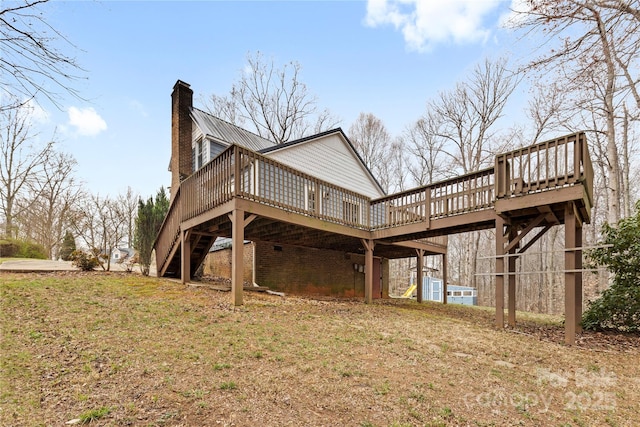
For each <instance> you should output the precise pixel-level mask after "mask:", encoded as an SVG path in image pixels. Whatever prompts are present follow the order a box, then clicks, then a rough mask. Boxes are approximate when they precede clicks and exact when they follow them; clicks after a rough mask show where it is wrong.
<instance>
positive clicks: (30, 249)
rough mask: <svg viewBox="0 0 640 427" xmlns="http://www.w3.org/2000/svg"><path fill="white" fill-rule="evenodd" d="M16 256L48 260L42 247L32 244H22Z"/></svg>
mask: <svg viewBox="0 0 640 427" xmlns="http://www.w3.org/2000/svg"><path fill="white" fill-rule="evenodd" d="M16 256H17V257H19V258H36V259H47V258H49V256H48V254H47V251H46V250H45V249H44V246H42V245H41V244H39V243H33V242H22V244H21V245H20V250H19V251H18V253H17V254H16Z"/></svg>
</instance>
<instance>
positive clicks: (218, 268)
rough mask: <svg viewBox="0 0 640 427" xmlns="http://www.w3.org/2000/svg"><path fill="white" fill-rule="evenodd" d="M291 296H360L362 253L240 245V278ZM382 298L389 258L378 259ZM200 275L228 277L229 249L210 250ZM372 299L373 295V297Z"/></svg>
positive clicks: (362, 292)
mask: <svg viewBox="0 0 640 427" xmlns="http://www.w3.org/2000/svg"><path fill="white" fill-rule="evenodd" d="M254 251H255V256H256V260H257V261H256V274H255V282H256V283H257V284H259V285H261V286H266V287H268V288H269V289H271V290H274V291H280V292H284V293H286V294H292V295H317V296H335V297H364V272H363V271H358V270H355V269H354V264H357V265H364V255H357V254H345V253H343V252H338V251H331V250H321V249H313V248H303V247H298V246H288V245H274V244H273V243H266V242H254V243H248V244H245V245H244V280H245V282H251V281H252V280H253V279H252V277H253V255H254ZM381 268H382V284H381V286H382V297H383V298H388V296H389V260H386V259H382V261H381ZM204 274H206V275H213V276H219V277H226V278H230V277H231V249H224V250H219V251H216V252H211V253H209V255H207V258H206V259H205V262H204ZM374 298H375V296H374Z"/></svg>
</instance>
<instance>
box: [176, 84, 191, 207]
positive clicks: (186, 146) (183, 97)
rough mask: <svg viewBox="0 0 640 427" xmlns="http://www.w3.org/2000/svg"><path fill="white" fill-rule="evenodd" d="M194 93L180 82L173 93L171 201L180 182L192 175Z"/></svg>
mask: <svg viewBox="0 0 640 427" xmlns="http://www.w3.org/2000/svg"><path fill="white" fill-rule="evenodd" d="M192 106H193V91H192V90H191V88H190V87H189V84H187V83H185V82H183V81H181V80H178V81H177V82H176V84H175V85H174V86H173V92H172V93H171V200H173V196H174V195H175V194H176V193H177V191H178V187H179V186H180V182H181V181H182V180H184V179H185V178H186V177H188V176H189V175H191V173H192V171H193V170H192V164H191V138H192V135H191V128H192V121H191V116H190V113H191V107H192Z"/></svg>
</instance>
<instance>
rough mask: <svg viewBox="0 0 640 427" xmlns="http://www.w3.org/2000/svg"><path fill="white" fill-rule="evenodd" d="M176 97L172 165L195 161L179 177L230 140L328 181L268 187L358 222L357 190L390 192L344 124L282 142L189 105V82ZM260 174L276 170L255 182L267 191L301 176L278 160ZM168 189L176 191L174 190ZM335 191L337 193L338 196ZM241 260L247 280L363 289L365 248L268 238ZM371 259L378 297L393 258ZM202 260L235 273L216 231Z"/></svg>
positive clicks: (295, 288) (329, 290) (281, 287)
mask: <svg viewBox="0 0 640 427" xmlns="http://www.w3.org/2000/svg"><path fill="white" fill-rule="evenodd" d="M173 99H174V102H173V109H172V117H173V119H172V120H173V122H174V123H180V124H181V126H182V127H183V128H185V130H184V131H182V132H181V133H178V134H176V135H174V137H175V139H176V140H174V141H173V142H172V163H171V168H172V170H173V167H174V166H175V162H174V160H175V159H176V158H178V157H179V156H183V157H184V158H187V159H188V160H190V163H191V168H190V169H186V171H188V172H189V173H188V174H187V173H184V172H183V173H182V176H180V175H179V174H172V175H173V177H174V178H176V177H180V178H181V179H184V178H185V177H186V176H188V175H191V174H193V173H196V172H197V171H199V170H201V169H202V168H203V167H204V166H205V165H207V164H208V163H209V162H210V161H212V160H213V159H215V158H216V157H217V156H219V155H220V154H221V153H223V152H224V151H225V150H228V149H229V147H231V146H232V145H238V146H240V147H243V148H246V149H248V150H251V151H253V152H256V153H258V154H261V155H263V156H265V157H266V158H268V159H273V160H274V161H275V162H277V164H278V165H285V166H286V167H289V168H291V169H292V170H296V171H299V172H301V173H302V174H303V175H307V176H309V177H313V178H314V179H317V180H320V181H321V182H323V183H326V185H325V186H324V187H323V188H322V189H320V188H319V187H318V186H315V185H314V184H312V183H311V181H310V182H309V183H308V185H303V186H302V188H300V189H299V191H297V192H296V193H295V194H294V192H291V194H289V195H284V194H283V195H280V194H268V195H269V196H272V195H275V196H278V197H280V196H284V197H285V198H287V197H288V198H289V199H298V200H297V202H298V204H299V205H300V207H301V208H303V209H305V210H314V211H318V212H323V211H328V210H333V211H339V212H338V213H339V215H340V216H342V217H343V218H345V219H346V220H347V221H349V222H351V223H354V224H357V223H363V222H364V221H365V220H366V216H367V215H368V212H367V211H366V210H365V209H363V208H362V207H361V205H360V204H359V203H358V200H357V199H358V197H361V196H365V197H367V198H370V199H378V198H381V197H384V196H385V195H386V194H385V192H384V190H383V189H382V187H381V186H380V184H379V183H378V181H377V180H376V178H375V177H374V176H373V175H372V173H371V171H370V170H369V168H368V167H367V166H366V165H365V164H364V162H363V160H362V158H361V157H360V155H359V154H358V152H357V151H356V150H355V148H354V146H353V144H352V143H351V142H350V141H349V138H348V137H347V136H346V135H345V133H344V132H343V131H342V129H340V128H337V129H332V130H328V131H325V132H322V133H319V134H316V135H311V136H308V137H305V138H302V139H298V140H295V141H290V142H287V143H285V144H280V145H277V144H275V143H274V142H272V141H269V140H267V139H265V138H262V137H260V136H259V135H256V134H254V133H252V132H250V131H247V130H245V129H242V128H240V127H238V126H235V125H233V124H231V123H229V122H226V121H225V120H222V119H220V118H218V117H215V116H213V115H211V114H209V113H207V112H205V111H203V110H201V109H198V108H195V107H194V106H193V104H192V91H191V89H190V87H189V85H188V84H186V83H184V82H181V81H178V82H177V83H176V85H175V86H174V94H173ZM177 101H182V103H181V102H177ZM189 128H190V130H188V129H189ZM274 165H275V163H274ZM178 167H179V166H178ZM183 170H184V168H183ZM252 173H255V174H257V173H258V171H255V170H254V171H253V172H252ZM259 173H266V174H271V176H272V177H273V180H274V183H273V186H271V187H264V188H259V186H260V185H263V184H260V183H256V184H255V185H256V186H257V187H256V189H257V190H258V191H260V192H261V193H262V194H265V193H280V192H286V191H289V188H290V185H291V184H292V182H293V181H295V180H296V178H295V177H293V176H289V175H287V174H286V173H283V172H281V170H280V169H279V167H276V166H273V165H270V164H268V163H267V164H264V165H263V166H262V167H261V170H260V171H259ZM178 185H179V181H177V179H176V180H173V181H172V188H177V186H178ZM338 188H339V189H346V190H348V191H351V192H353V194H354V195H355V194H357V195H358V196H357V197H355V196H348V195H347V196H345V195H340V196H336V195H337V194H338V193H337V190H335V189H338ZM341 191H342V190H341ZM171 193H172V198H173V193H174V192H173V191H172V192H171ZM336 197H340V200H337V202H338V203H336V200H335V199H336ZM442 240H443V239H440V240H439V241H442ZM416 247H422V246H421V245H417V246H416ZM430 248H431V247H430ZM433 249H436V251H435V252H434V251H432V252H433V254H437V255H442V254H444V253H446V242H445V243H444V244H439V245H437V247H434V248H433ZM401 252H405V255H406V256H415V250H414V249H410V248H409V249H408V250H407V248H404V250H403V251H401ZM394 256H397V254H396V255H394ZM243 263H244V265H245V268H244V277H243V281H244V282H245V283H247V282H248V283H255V284H258V285H261V286H267V287H269V288H271V289H273V290H278V291H283V292H287V293H294V294H307V295H327V296H343V297H355V296H363V295H364V286H365V277H364V264H365V256H364V251H363V250H355V251H354V250H351V251H345V250H343V249H337V248H336V249H332V248H316V247H305V246H301V245H297V244H288V243H287V242H284V241H279V240H278V238H277V237H270V238H268V240H255V241H250V242H249V241H247V242H245V244H244V250H243ZM373 263H374V265H373V269H374V278H373V298H381V297H386V296H388V280H389V258H388V257H384V256H375V257H374V259H373ZM203 265H204V269H205V273H209V274H213V275H216V276H223V277H230V275H231V243H230V240H229V239H228V238H225V237H223V236H216V239H215V240H214V241H213V244H212V245H211V249H209V250H208V251H207V255H206V256H205V257H204V260H203Z"/></svg>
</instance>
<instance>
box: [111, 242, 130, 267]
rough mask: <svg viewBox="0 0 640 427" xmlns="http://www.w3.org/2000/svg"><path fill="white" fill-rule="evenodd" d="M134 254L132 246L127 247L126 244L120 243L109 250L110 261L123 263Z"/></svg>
mask: <svg viewBox="0 0 640 427" xmlns="http://www.w3.org/2000/svg"><path fill="white" fill-rule="evenodd" d="M134 255H135V250H134V249H133V248H129V247H127V245H121V246H118V247H117V248H115V249H113V250H112V251H111V262H115V263H123V262H125V261H127V260H129V259H131V258H132V257H133V256H134Z"/></svg>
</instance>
